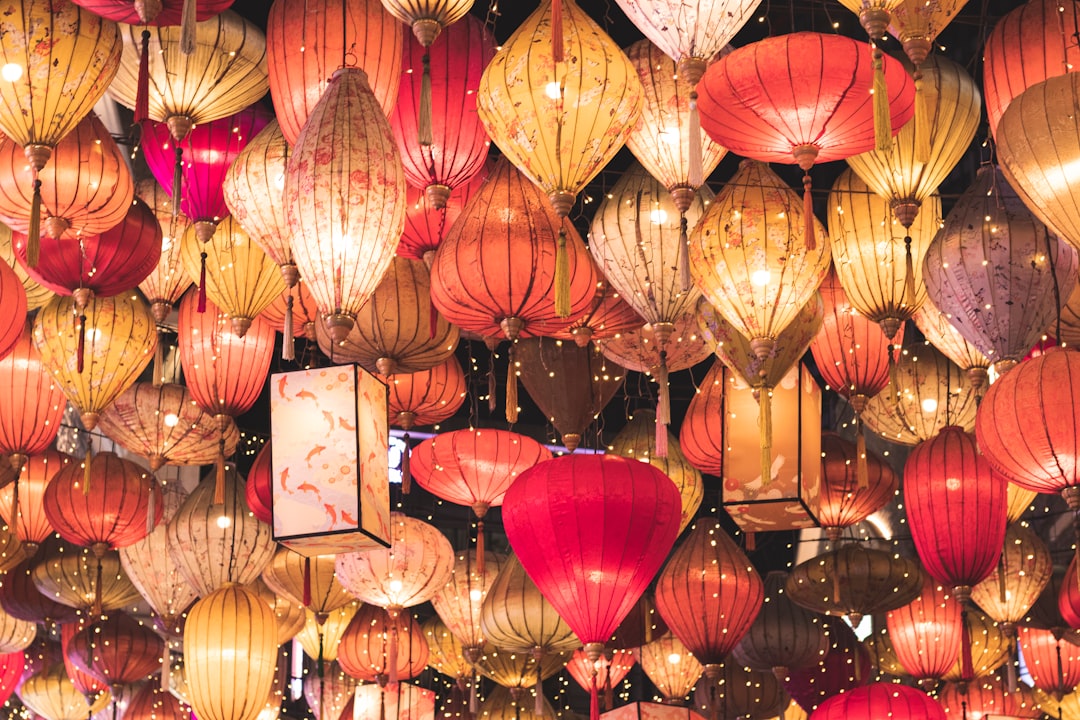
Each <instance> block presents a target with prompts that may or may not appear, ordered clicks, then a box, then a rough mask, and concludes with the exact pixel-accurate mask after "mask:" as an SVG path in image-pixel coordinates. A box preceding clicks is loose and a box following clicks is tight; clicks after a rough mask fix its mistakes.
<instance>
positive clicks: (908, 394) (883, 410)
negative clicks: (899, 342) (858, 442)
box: [862, 344, 985, 452]
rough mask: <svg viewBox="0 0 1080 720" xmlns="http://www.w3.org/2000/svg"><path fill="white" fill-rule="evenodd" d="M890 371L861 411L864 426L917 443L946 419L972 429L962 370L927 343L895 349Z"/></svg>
mask: <svg viewBox="0 0 1080 720" xmlns="http://www.w3.org/2000/svg"><path fill="white" fill-rule="evenodd" d="M892 377H893V379H892V380H890V381H889V384H888V385H887V386H886V387H885V389H884V390H882V391H881V392H880V393H878V394H877V395H876V396H875V397H873V398H871V399H870V401H869V402H867V403H866V409H865V410H864V411H863V414H862V420H863V422H865V423H866V426H867V427H868V428H870V430H872V431H873V432H875V433H877V434H878V435H880V436H881V437H882V438H885V439H886V440H889V441H891V442H897V443H900V444H901V445H918V444H919V443H920V442H922V441H924V440H929V439H930V438H932V437H933V436H934V435H936V434H937V433H938V432H939V431H940V430H941V429H942V428H945V427H947V426H949V425H956V426H958V427H962V428H964V429H965V430H971V429H972V427H973V425H974V424H975V410H976V395H975V391H974V389H973V388H972V387H971V385H970V384H969V383H968V382H967V380H966V378H965V374H964V372H963V371H961V370H960V368H958V367H957V366H956V365H955V364H954V363H953V362H952V361H950V360H949V359H948V358H946V357H945V356H944V355H942V354H941V353H940V352H938V351H937V350H935V349H934V348H933V347H931V346H930V345H929V344H924V345H909V346H908V347H905V348H904V349H903V350H901V351H900V355H899V357H898V359H897V361H896V367H895V369H894V370H893V371H892ZM979 445H980V447H984V446H983V443H982V442H981V441H980V443H979ZM984 452H985V450H984Z"/></svg>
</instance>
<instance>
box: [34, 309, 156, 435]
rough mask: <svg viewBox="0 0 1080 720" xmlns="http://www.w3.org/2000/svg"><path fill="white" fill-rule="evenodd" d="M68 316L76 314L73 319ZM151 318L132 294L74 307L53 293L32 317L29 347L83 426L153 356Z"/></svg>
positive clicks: (92, 422)
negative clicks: (37, 354) (32, 346)
mask: <svg viewBox="0 0 1080 720" xmlns="http://www.w3.org/2000/svg"><path fill="white" fill-rule="evenodd" d="M73 318H78V322H77V323H76V322H74V321H73ZM156 343H157V333H156V332H155V328H154V318H153V317H152V316H151V314H150V309H149V308H148V307H147V306H146V303H145V302H144V301H143V300H141V299H139V298H138V296H136V295H133V294H126V295H117V296H114V297H94V298H91V299H90V300H89V301H87V303H86V307H85V308H83V309H81V310H80V309H78V308H77V307H76V302H75V300H74V298H68V297H59V296H58V297H55V298H53V299H52V300H50V301H49V302H48V304H46V305H45V307H43V308H41V310H40V311H38V314H37V317H36V318H35V319H34V346H35V347H36V348H37V350H38V352H39V353H41V361H42V364H44V365H45V366H46V367H47V368H48V369H49V372H51V373H52V375H53V378H55V379H56V382H57V384H58V385H59V386H60V388H61V389H62V390H63V391H64V395H65V396H67V398H68V400H69V401H70V402H71V403H72V405H74V406H75V407H76V408H77V409H78V411H79V415H80V418H81V419H82V423H83V426H84V427H86V429H87V430H93V428H94V427H95V426H96V425H97V419H98V416H99V415H100V413H101V411H102V410H104V409H105V408H106V407H107V406H108V404H109V403H111V402H112V401H113V400H114V399H116V397H117V396H118V395H119V394H120V393H122V392H123V391H124V390H125V389H127V388H128V387H129V386H130V385H131V384H132V383H133V382H135V379H136V378H137V377H138V376H139V373H141V372H142V371H143V370H144V369H145V368H146V366H147V365H149V364H150V359H151V358H152V357H153V351H154V347H155V345H156Z"/></svg>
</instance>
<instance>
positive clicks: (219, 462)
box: [214, 432, 225, 505]
mask: <svg viewBox="0 0 1080 720" xmlns="http://www.w3.org/2000/svg"><path fill="white" fill-rule="evenodd" d="M214 466H215V467H214V470H215V477H214V504H215V505H224V504H225V434H224V432H222V435H221V438H220V439H219V440H218V454H217V459H216V460H215V462H214Z"/></svg>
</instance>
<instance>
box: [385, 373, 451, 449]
mask: <svg viewBox="0 0 1080 720" xmlns="http://www.w3.org/2000/svg"><path fill="white" fill-rule="evenodd" d="M385 382H386V386H387V389H388V390H389V412H390V422H391V424H393V425H396V426H398V427H400V428H402V429H403V430H406V431H407V430H410V429H412V428H413V427H422V426H424V425H435V424H438V423H441V422H442V421H443V420H446V419H448V418H450V417H451V416H452V415H453V414H454V413H456V412H457V411H458V409H459V408H460V407H461V405H462V403H463V402H465V395H466V391H465V371H464V370H462V369H461V363H460V362H458V359H457V358H456V357H454V356H450V357H449V358H447V359H446V360H445V361H443V363H442V364H441V365H436V366H435V367H433V368H431V369H430V370H421V371H419V372H415V373H408V374H405V373H396V374H394V375H388V376H387V377H386V378H385Z"/></svg>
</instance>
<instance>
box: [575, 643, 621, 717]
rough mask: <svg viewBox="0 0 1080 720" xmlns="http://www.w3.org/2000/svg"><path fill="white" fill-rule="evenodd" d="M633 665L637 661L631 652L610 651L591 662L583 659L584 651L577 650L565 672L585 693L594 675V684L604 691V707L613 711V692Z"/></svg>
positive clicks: (585, 658)
mask: <svg viewBox="0 0 1080 720" xmlns="http://www.w3.org/2000/svg"><path fill="white" fill-rule="evenodd" d="M609 655H610V656H609ZM635 663H637V660H636V659H635V658H634V652H633V651H632V650H612V651H611V652H610V653H608V654H605V655H603V656H602V657H600V658H599V659H598V660H595V661H592V660H589V658H587V657H585V651H584V650H582V649H580V648H578V649H577V650H575V651H574V654H573V656H572V657H571V658H570V662H568V663H566V670H567V672H569V673H570V677H572V678H574V680H575V681H576V682H577V684H578V685H579V686H580V687H581V689H583V690H584V691H585V692H589V689H590V688H591V687H592V681H593V676H594V675H595V676H596V684H597V685H598V686H600V687H602V688H603V689H604V695H603V701H604V707H605V708H606V709H608V710H614V709H615V707H614V705H615V702H614V692H613V690H614V688H615V686H616V685H618V684H619V683H621V682H622V681H623V678H625V677H626V676H627V674H629V672H630V670H631V668H633V667H634V664H635Z"/></svg>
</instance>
